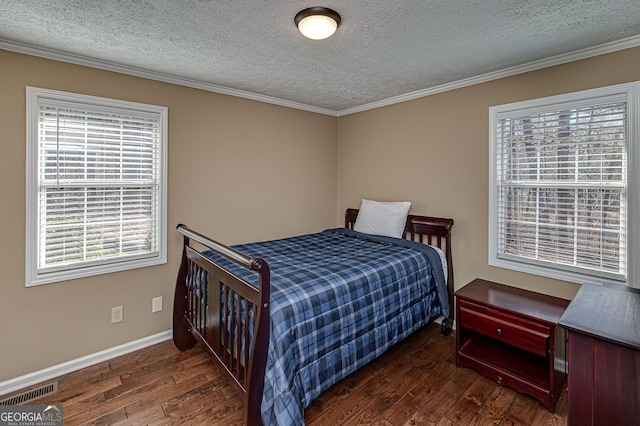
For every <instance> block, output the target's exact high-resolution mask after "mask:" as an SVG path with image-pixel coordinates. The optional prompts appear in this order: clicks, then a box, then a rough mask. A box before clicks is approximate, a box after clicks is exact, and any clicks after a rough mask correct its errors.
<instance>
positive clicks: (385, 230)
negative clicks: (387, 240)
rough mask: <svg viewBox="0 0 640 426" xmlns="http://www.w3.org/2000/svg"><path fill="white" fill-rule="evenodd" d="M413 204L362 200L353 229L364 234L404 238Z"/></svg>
mask: <svg viewBox="0 0 640 426" xmlns="http://www.w3.org/2000/svg"><path fill="white" fill-rule="evenodd" d="M410 207H411V203H410V202H409V201H399V202H386V203H385V202H380V201H371V200H365V199H363V200H362V204H361V205H360V211H359V212H358V217H357V218H356V223H355V225H354V226H353V229H354V230H355V231H358V232H362V233H364V234H373V235H385V236H387V237H396V238H402V237H403V235H404V228H405V224H406V222H407V215H408V214H409V208H410Z"/></svg>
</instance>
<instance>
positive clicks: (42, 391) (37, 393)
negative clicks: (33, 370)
mask: <svg viewBox="0 0 640 426" xmlns="http://www.w3.org/2000/svg"><path fill="white" fill-rule="evenodd" d="M57 391H58V382H53V383H48V384H46V385H43V386H39V387H37V388H34V389H31V390H28V391H25V392H22V393H20V394H18V395H13V396H11V397H9V398H5V399H0V405H21V404H26V403H27V402H31V401H35V400H36V399H38V398H42V397H43V396H46V395H51V394H52V393H56V392H57Z"/></svg>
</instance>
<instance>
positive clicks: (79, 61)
mask: <svg viewBox="0 0 640 426" xmlns="http://www.w3.org/2000/svg"><path fill="white" fill-rule="evenodd" d="M0 49H3V50H9V51H12V52H17V53H24V54H26V55H31V56H38V57H40V58H45V59H52V60H55V61H61V62H68V63H71V64H75V65H82V66H86V67H91V68H97V69H101V70H106V71H113V72H117V73H120V74H126V75H131V76H135V77H142V78H147V79H150V80H156V81H162V82H164V83H171V84H176V85H179V86H185V87H191V88H194V89H200V90H206V91H208V92H214V93H219V94H222V95H229V96H235V97H238V98H244V99H250V100H253V101H258V102H265V103H268V104H274V105H279V106H283V107H287V108H293V109H299V110H303V111H309V112H315V113H318V114H325V115H331V116H333V117H335V116H336V111H334V110H330V109H326V108H321V107H316V106H313V105H307V104H303V103H301V102H294V101H289V100H286V99H280V98H276V97H272V96H266V95H261V94H259V93H253V92H247V91H245V90H239V89H233V88H231V87H226V86H219V85H217V84H212V83H206V82H203V81H200V80H194V79H190V78H184V77H178V76H175V75H171V74H165V73H161V72H156V71H150V70H146V69H143V68H137V67H132V66H128V65H122V64H118V63H115V62H111V61H104V60H101V59H95V58H90V57H88V56H83V55H76V54H73V53H67V52H63V51H60V50H55V49H48V48H44V47H38V46H33V45H30V44H25V43H19V42H15V41H10V40H5V39H2V38H0Z"/></svg>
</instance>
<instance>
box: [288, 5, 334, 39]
mask: <svg viewBox="0 0 640 426" xmlns="http://www.w3.org/2000/svg"><path fill="white" fill-rule="evenodd" d="M294 21H295V23H296V26H297V27H298V30H300V32H301V33H302V35H303V36H305V37H307V38H310V39H312V40H322V39H325V38H327V37H330V36H331V35H332V34H333V33H335V32H336V30H337V29H338V25H340V15H339V14H338V12H336V11H335V10H331V9H327V8H326V7H310V8H309V9H305V10H301V11H300V12H298V14H297V15H296V17H295V18H294Z"/></svg>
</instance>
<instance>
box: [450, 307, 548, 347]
mask: <svg viewBox="0 0 640 426" xmlns="http://www.w3.org/2000/svg"><path fill="white" fill-rule="evenodd" d="M458 303H459V307H460V321H462V323H463V324H464V326H465V327H466V328H468V329H470V330H473V331H476V332H478V333H480V334H482V335H484V336H487V337H491V338H493V339H496V340H498V341H501V342H503V343H506V344H509V345H514V346H517V347H519V348H521V349H523V350H526V351H528V352H531V353H533V354H536V355H540V356H547V355H548V351H549V336H550V333H551V330H550V329H549V328H548V327H546V326H544V324H540V323H534V322H530V321H527V320H526V319H523V318H518V317H513V316H510V315H508V314H505V313H503V312H499V311H495V310H493V309H490V308H487V307H485V306H480V305H476V304H474V303H469V302H466V301H464V300H459V301H458Z"/></svg>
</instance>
